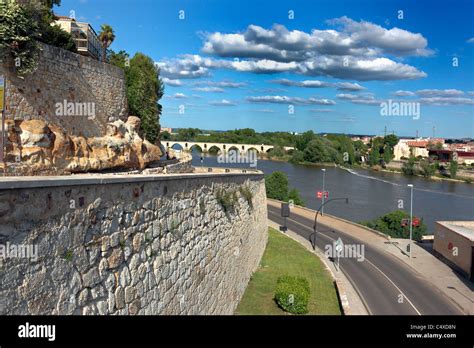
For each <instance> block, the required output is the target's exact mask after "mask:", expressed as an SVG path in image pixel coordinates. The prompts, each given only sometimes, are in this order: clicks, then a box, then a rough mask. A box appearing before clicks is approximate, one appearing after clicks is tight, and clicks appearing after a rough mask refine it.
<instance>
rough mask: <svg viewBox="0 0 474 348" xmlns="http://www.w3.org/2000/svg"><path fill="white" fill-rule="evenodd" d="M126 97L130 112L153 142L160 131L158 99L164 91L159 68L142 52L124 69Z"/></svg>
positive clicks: (148, 138)
mask: <svg viewBox="0 0 474 348" xmlns="http://www.w3.org/2000/svg"><path fill="white" fill-rule="evenodd" d="M125 77H126V82H127V98H128V106H129V110H130V114H132V115H136V116H138V117H139V118H140V119H141V121H142V122H141V128H142V131H143V133H144V136H145V138H146V139H147V140H148V141H150V142H152V143H154V142H155V141H156V140H157V139H158V136H159V133H160V123H159V117H160V114H161V105H160V104H159V103H158V101H159V100H160V99H161V97H162V96H163V93H164V88H163V82H162V81H161V79H160V78H159V70H158V69H157V68H156V67H155V64H154V62H153V60H152V59H151V58H150V57H148V56H146V55H144V54H143V53H136V54H135V56H133V58H132V59H130V67H128V68H126V69H125Z"/></svg>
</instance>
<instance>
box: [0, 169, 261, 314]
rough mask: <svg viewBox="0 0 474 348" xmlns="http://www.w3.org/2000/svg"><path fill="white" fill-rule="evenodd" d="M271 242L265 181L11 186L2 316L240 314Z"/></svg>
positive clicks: (0, 185) (1, 184)
mask: <svg viewBox="0 0 474 348" xmlns="http://www.w3.org/2000/svg"><path fill="white" fill-rule="evenodd" d="M266 240H267V210H266V195H265V184H264V178H263V174H261V173H259V174H179V175H161V176H160V175H149V176H143V175H141V176H140V175H128V176H116V175H115V176H114V175H102V176H93V175H76V176H70V177H56V178H54V179H53V178H51V179H41V178H34V180H28V179H22V180H21V181H18V180H17V178H11V180H9V178H4V179H3V180H2V181H0V247H1V246H2V245H3V246H4V254H3V256H4V257H5V258H4V259H3V261H1V264H0V273H1V277H0V314H119V315H126V314H231V313H233V312H234V310H235V308H236V306H237V304H238V302H239V300H240V298H241V296H242V295H243V293H244V291H245V288H246V286H247V284H248V281H249V279H250V276H251V274H252V273H253V271H254V270H255V269H256V267H257V266H258V264H259V261H260V258H261V256H262V254H263V251H264V249H265V245H266ZM6 247H8V250H9V251H8V252H5V248H6ZM13 247H16V248H17V249H16V250H17V251H18V250H20V247H23V248H26V247H31V249H23V250H30V251H31V252H30V253H28V252H25V253H24V254H23V255H20V254H19V253H17V254H15V253H14V249H13ZM34 248H37V249H36V250H37V253H36V254H35V252H34V250H35V249H34ZM35 255H36V256H35ZM22 256H25V258H22ZM28 257H29V258H28Z"/></svg>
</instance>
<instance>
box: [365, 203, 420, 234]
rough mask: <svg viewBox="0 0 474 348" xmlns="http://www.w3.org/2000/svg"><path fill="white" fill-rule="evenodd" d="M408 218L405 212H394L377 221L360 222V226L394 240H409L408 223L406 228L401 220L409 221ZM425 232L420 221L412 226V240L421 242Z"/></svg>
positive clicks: (408, 215)
mask: <svg viewBox="0 0 474 348" xmlns="http://www.w3.org/2000/svg"><path fill="white" fill-rule="evenodd" d="M409 218H410V214H408V213H407V212H405V211H402V210H395V211H392V212H390V213H388V214H385V215H383V216H381V217H379V218H377V219H374V220H371V221H365V222H362V225H365V226H367V227H369V228H372V229H374V230H377V231H379V232H382V233H385V234H386V235H389V236H391V237H394V238H409V229H410V226H409V222H408V226H407V225H406V224H404V223H403V220H405V222H406V221H407V220H409ZM413 220H414V219H413ZM426 230H427V228H426V225H425V224H424V222H423V219H420V220H419V224H418V225H417V226H413V228H412V235H413V239H415V240H421V238H422V236H423V235H424V234H425V233H426Z"/></svg>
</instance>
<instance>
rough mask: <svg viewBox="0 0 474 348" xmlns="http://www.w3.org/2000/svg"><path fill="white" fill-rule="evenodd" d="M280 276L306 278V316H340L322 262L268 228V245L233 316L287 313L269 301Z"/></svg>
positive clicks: (335, 295)
mask: <svg viewBox="0 0 474 348" xmlns="http://www.w3.org/2000/svg"><path fill="white" fill-rule="evenodd" d="M284 274H290V275H296V276H303V277H305V278H306V279H308V281H309V283H310V286H311V298H310V303H309V314H336V315H339V314H341V313H340V310H339V303H338V300H337V294H336V290H335V288H334V285H333V282H332V279H331V276H330V274H329V273H328V271H327V270H325V268H324V265H323V264H322V262H321V261H320V260H319V259H318V258H317V257H316V256H315V255H314V254H312V253H310V252H309V251H308V250H306V249H305V248H304V247H303V246H301V245H300V244H299V243H298V242H295V241H294V240H292V239H291V238H289V237H287V236H285V235H284V234H282V233H281V232H278V231H276V230H274V229H272V228H270V229H269V231H268V244H267V247H266V249H265V253H264V255H263V257H262V260H261V261H260V266H259V268H258V269H257V271H255V273H254V274H253V276H252V279H251V280H250V282H249V284H248V286H247V289H246V291H245V294H244V296H243V297H242V300H241V301H240V303H239V306H238V308H237V311H236V314H257V315H264V314H276V315H285V314H287V313H286V312H284V311H283V310H281V309H280V308H279V307H278V306H277V304H276V303H275V301H274V300H273V295H274V292H275V287H276V282H277V279H278V277H279V276H281V275H284Z"/></svg>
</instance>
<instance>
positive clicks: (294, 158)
mask: <svg viewBox="0 0 474 348" xmlns="http://www.w3.org/2000/svg"><path fill="white" fill-rule="evenodd" d="M290 162H291V163H293V164H298V163H301V162H304V152H303V151H299V150H296V151H294V152H293V154H292V155H291V158H290Z"/></svg>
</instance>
